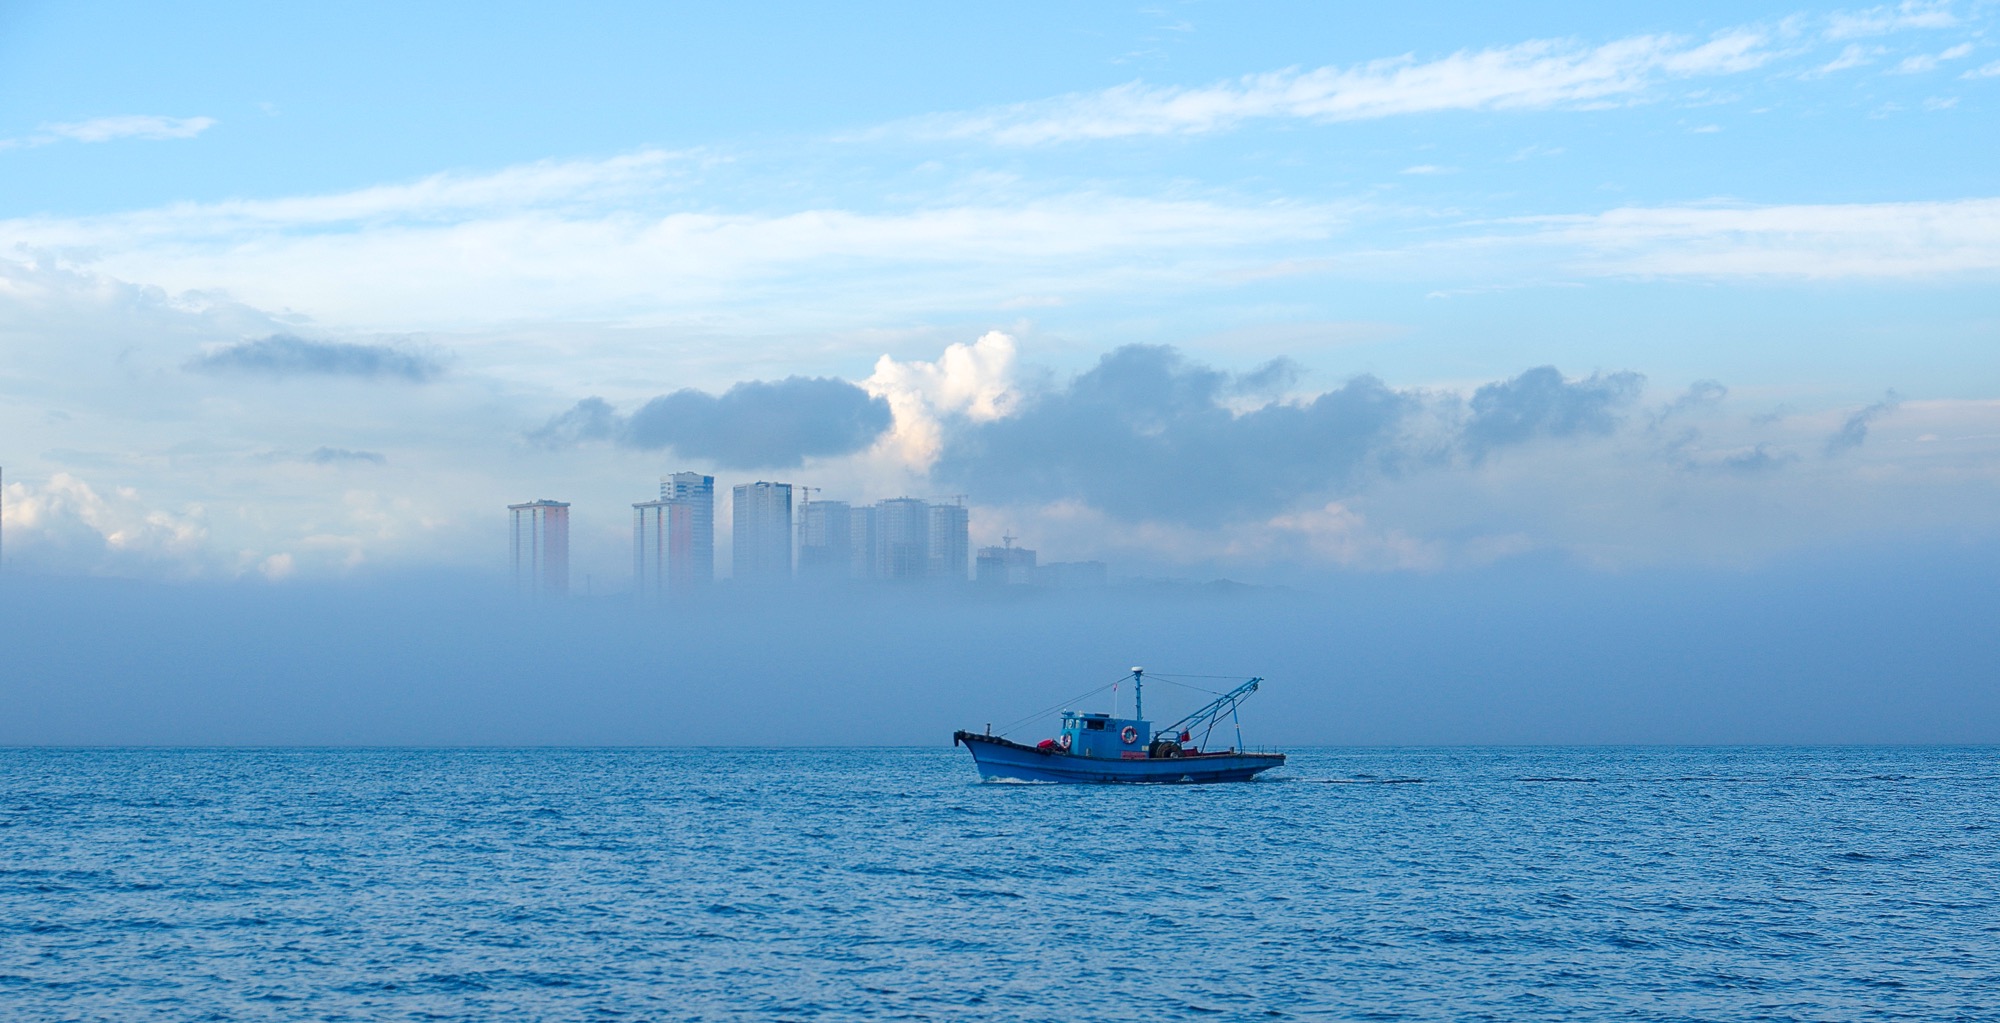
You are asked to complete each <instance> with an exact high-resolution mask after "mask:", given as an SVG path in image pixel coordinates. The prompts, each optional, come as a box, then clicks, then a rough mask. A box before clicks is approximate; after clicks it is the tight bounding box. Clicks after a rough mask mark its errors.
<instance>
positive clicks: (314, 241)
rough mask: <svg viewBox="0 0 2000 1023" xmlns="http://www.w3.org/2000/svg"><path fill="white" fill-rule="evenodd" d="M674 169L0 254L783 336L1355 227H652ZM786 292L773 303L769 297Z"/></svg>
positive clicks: (790, 222) (1231, 258) (351, 203)
mask: <svg viewBox="0 0 2000 1023" xmlns="http://www.w3.org/2000/svg"><path fill="white" fill-rule="evenodd" d="M673 163H674V161H673V158H671V157H669V156H668V155H666V154H660V153H641V154H636V155H634V156H630V157H620V158H617V159H613V160H606V161H598V162H572V163H560V164H558V163H542V164H534V165H531V166H528V167H523V168H511V169H508V170H504V171H501V172H499V173H496V174H492V175H486V176H478V177H458V176H442V175H441V176H437V177H433V178H428V179H425V180H424V181H422V182H418V183H415V184H412V185H400V186H385V187H381V188H370V189H364V190H360V191H357V192H352V193H346V194H340V195H330V196H315V197H305V198H299V199H280V200H260V201H240V202H222V203H208V204H192V203H188V204H178V205H174V206H169V207H164V208H160V209H153V210H141V211H137V212H133V213H126V214H116V215H108V216H97V217H84V218H23V219H16V220H11V221H4V222H0V252H5V251H6V250H10V249H11V250H13V251H14V252H17V253H57V254H63V253H77V254H80V255H79V256H78V257H77V258H80V259H86V260H89V261H90V264H89V265H91V266H92V267H93V268H94V269H96V270H98V271H100V272H103V273H106V274H109V275H112V276H115V277H117V278H120V279H123V280H130V281H138V282H144V283H146V284H152V285H157V286H159V287H162V288H165V289H167V290H169V291H172V292H185V291H219V292H222V293H226V294H228V295H230V296H231V297H232V298H234V299H237V300H239V301H243V302H247V303H251V304H253V305H256V306H260V307H263V308H268V309H290V310H300V311H303V312H306V313H308V314H310V315H312V316H315V317H319V318H322V319H330V320H333V321H336V322H338V323H341V324H345V325H350V326H362V327H367V328H370V329H390V330H411V329H456V328H460V327H465V326H470V325H487V324H492V323H496V322H508V321H532V322H547V321H550V320H562V319H571V320H576V319H583V320H596V321H600V322H601V321H607V320H608V321H615V322H635V321H645V320H648V318H651V319H652V320H654V321H658V320H661V319H667V320H672V319H674V318H676V317H694V316H700V317H706V318H710V319H709V322H710V323H711V324H712V323H713V322H714V321H713V319H712V317H714V316H716V315H718V314H722V313H724V312H725V310H729V309H739V310H742V313H743V315H744V316H745V317H746V319H754V320H755V321H756V322H758V323H760V324H762V325H764V328H765V329H770V324H771V317H772V316H773V315H774V314H776V313H791V314H793V315H797V316H800V317H802V318H811V317H814V316H816V315H820V314H821V313H824V312H825V306H821V307H820V308H819V309H817V310H815V309H813V308H811V307H810V306H809V304H808V303H809V302H810V301H811V299H810V298H807V297H804V296H802V295H801V293H800V290H799V289H800V288H803V289H804V290H805V291H808V292H810V293H812V295H813V296H817V297H818V299H819V300H820V301H823V302H824V303H826V304H827V305H844V306H846V307H848V309H849V311H850V312H859V307H862V306H866V307H867V308H868V311H869V312H870V314H871V315H879V313H880V312H881V311H883V310H886V309H890V308H902V309H909V308H913V307H915V308H924V309H930V308H937V307H941V306H956V307H957V308H959V309H961V310H962V309H963V308H965V307H967V306H972V307H989V308H998V307H999V306H1000V305H1001V304H1002V303H1005V302H1007V301H1010V300H1013V299H1016V298H1018V297H1019V296H1021V295H1024V294H1025V295H1046V294H1051V293H1063V294H1068V293H1074V292H1075V291H1077V290H1078V289H1086V290H1087V289H1090V288H1091V287H1093V286H1094V285H1093V282H1096V286H1103V285H1104V284H1105V283H1107V282H1111V281H1115V280H1125V281H1130V280H1133V279H1137V278H1141V277H1144V278H1147V279H1152V280H1178V281H1182V282H1186V283H1198V282H1200V281H1204V280H1209V281H1212V280H1215V279H1216V276H1215V274H1216V271H1217V270H1218V269H1228V268H1231V267H1233V266H1234V265H1235V264H1236V263H1238V262H1240V261H1241V260H1242V259H1244V258H1246V257H1240V256H1235V255H1231V254H1230V253H1231V250H1233V249H1236V248H1239V247H1245V248H1247V247H1252V246H1254V247H1258V248H1267V247H1268V246H1271V245H1281V244H1285V243H1288V242H1289V243H1296V242H1302V241H1311V240H1315V239H1321V238H1325V237H1327V236H1328V235H1329V234H1331V233H1332V232H1333V231H1334V230H1335V228H1336V227H1337V225H1338V224H1339V223H1340V222H1341V220H1342V217H1343V211H1342V210H1339V209H1335V208H1331V207H1325V206H1318V207H1306V206H1300V205H1295V204H1284V203H1258V204H1249V205H1230V204H1224V203H1220V202H1215V201H1211V200H1207V199H1197V198H1186V199H1181V198H1128V197H1122V196H1115V195H1102V194H1068V195H1057V196H1051V197H1045V198H1040V199H1026V200H1021V201H1012V202H1009V201H998V200H995V201H986V202H975V203H965V204H959V205H946V206H932V207H922V208H913V209H903V210H891V211H884V212H858V211H851V210H844V209H807V210H799V211H795V212H774V213H738V214H731V213H716V212H705V211H704V212H686V211H682V212H660V211H658V210H657V209H654V210H651V211H649V210H648V207H649V206H655V207H656V206H657V205H658V204H659V202H660V201H663V200H664V198H665V193H667V192H668V191H670V190H671V189H672V187H673V185H672V182H671V181H666V180H664V179H665V178H666V177H668V176H669V168H670V166H671V165H672V164H673ZM1135 254H1143V255H1144V256H1145V259H1144V260H1134V259H1132V258H1131V257H1132V256H1133V255H1135ZM1162 254H1168V255H1167V257H1166V258H1162ZM918 280H922V281H924V282H925V283H924V284H923V286H917V285H916V282H917V281H918ZM781 287H782V288H787V289H788V291H787V294H786V302H785V303H784V304H783V305H782V306H778V305H777V304H776V303H774V302H773V301H772V295H771V293H770V291H769V290H768V289H771V288H781ZM865 289H873V290H872V291H867V292H866V293H863V292H864V291H865ZM819 322H820V324H821V325H822V326H825V325H826V320H825V317H824V316H822V317H821V319H820V321H819Z"/></svg>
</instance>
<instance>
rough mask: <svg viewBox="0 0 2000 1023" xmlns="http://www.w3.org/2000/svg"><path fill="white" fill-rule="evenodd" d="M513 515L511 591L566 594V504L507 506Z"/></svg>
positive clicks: (553, 502)
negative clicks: (512, 588)
mask: <svg viewBox="0 0 2000 1023" xmlns="http://www.w3.org/2000/svg"><path fill="white" fill-rule="evenodd" d="M507 510H508V511H510V512H512V513H513V515H514V588H515V589H516V590H518V591H520V592H522V593H531V594H535V595H538V596H550V597H560V596H565V595H567V594H568V593H569V505H568V504H567V503H565V502H562V501H547V500H543V501H529V502H528V503H526V504H510V505H508V506H507Z"/></svg>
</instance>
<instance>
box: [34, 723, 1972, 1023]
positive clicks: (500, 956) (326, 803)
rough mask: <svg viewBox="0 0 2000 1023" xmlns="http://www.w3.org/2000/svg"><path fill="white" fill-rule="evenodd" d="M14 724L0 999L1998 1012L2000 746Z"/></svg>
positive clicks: (545, 1010) (746, 1011)
mask: <svg viewBox="0 0 2000 1023" xmlns="http://www.w3.org/2000/svg"><path fill="white" fill-rule="evenodd" d="M974 777H975V776H974V774H973V770H972V765H971V763H970V760H969V758H968V757H967V756H966V755H965V753H964V752H963V751H958V750H953V749H950V748H938V749H888V750H848V749H839V750H735V749H727V750H630V749H613V750H584V749H564V750H436V751H422V750H23V749H14V750H0V1020H8V1021H36V1020H232V1021H234V1020H748V1019H754V1020H848V1019H855V1020H874V1019H900V1020H933V1019H935V1020H1008V1021H1019V1020H1052V1021H1054V1020H1060V1021H1073V1020H1083V1019H1120V1020H1122V1019H1134V1020H1141V1019H1143V1020H1265V1019H1270V1020H1283V1019H1313V1020H1318V1019H1326V1020H1683V1019H1686V1020H1792V1019H1797V1020H1891V1019H1909V1020H1954V1019H1963V1020H1975V1019H1977V1020H1992V1019H2000V820H1996V817H2000V798H1996V790H1997V789H2000V750H1996V749H1992V748H1949V749H1943V748H1938V749H1907V748H1888V749H1882V748H1868V749H1852V748H1839V749H1780V748H1728V749H1669V748H1644V749H1540V748H1513V749H1388V750H1382V749H1320V750H1307V751H1301V752H1297V753H1295V755H1294V756H1293V759H1292V762H1291V764H1290V765H1288V766H1287V767H1286V768H1285V769H1284V770H1283V771H1281V772H1278V773H1277V774H1276V775H1275V776H1274V777H1271V780H1268V781H1261V782H1257V783H1252V784H1243V785H1224V786H1213V787H1192V786H1188V787H1166V788H1150V787H1138V788H1125V787H1115V788H1114V787H1082V786H1030V785H1004V784H996V785H982V784H977V783H976V782H975V780H974Z"/></svg>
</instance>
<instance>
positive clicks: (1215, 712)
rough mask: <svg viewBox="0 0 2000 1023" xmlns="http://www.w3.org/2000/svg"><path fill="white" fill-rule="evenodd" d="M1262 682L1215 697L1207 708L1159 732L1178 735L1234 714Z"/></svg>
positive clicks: (1256, 681) (1257, 681)
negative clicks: (1199, 725) (1200, 724)
mask: <svg viewBox="0 0 2000 1023" xmlns="http://www.w3.org/2000/svg"><path fill="white" fill-rule="evenodd" d="M1262 681H1264V680H1263V679H1262V678H1253V679H1251V680H1250V681H1248V682H1245V683H1243V684H1242V685H1240V686H1237V687H1236V688H1234V689H1231V690H1230V691H1228V692H1226V693H1223V694H1222V695H1221V696H1218V697H1216V698H1215V699H1214V700H1213V701H1212V702H1210V703H1209V704H1208V706H1206V707H1203V708H1201V709H1200V710H1198V711H1195V712H1194V713H1192V714H1189V715H1188V716H1187V717H1184V718H1182V719H1180V720H1179V721H1176V722H1174V723H1173V724H1171V725H1168V726H1167V727H1165V728H1162V729H1160V731H1161V732H1164V733H1166V734H1167V735H1179V734H1180V733H1181V732H1184V731H1187V732H1191V731H1194V729H1195V727H1196V726H1197V724H1198V723H1206V722H1209V721H1213V720H1215V719H1217V718H1220V717H1221V716H1222V715H1224V714H1234V713H1235V712H1236V705H1237V704H1239V703H1242V702H1243V701H1244V700H1246V699H1248V698H1249V696H1250V694H1251V693H1254V692H1256V691H1257V684H1258V683H1260V682H1262Z"/></svg>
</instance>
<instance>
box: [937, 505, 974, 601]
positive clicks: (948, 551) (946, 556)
mask: <svg viewBox="0 0 2000 1023" xmlns="http://www.w3.org/2000/svg"><path fill="white" fill-rule="evenodd" d="M970 524H971V515H970V509H968V508H966V506H964V505H962V504H934V505H931V528H930V549H929V551H928V555H929V556H928V558H927V559H926V561H927V563H928V564H927V569H928V571H927V572H926V574H927V575H929V576H930V577H931V578H933V579H944V580H949V581H956V582H961V583H962V582H964V581H965V570H966V568H967V567H968V564H969V563H970V561H971V560H972V537H971V528H970Z"/></svg>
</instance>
